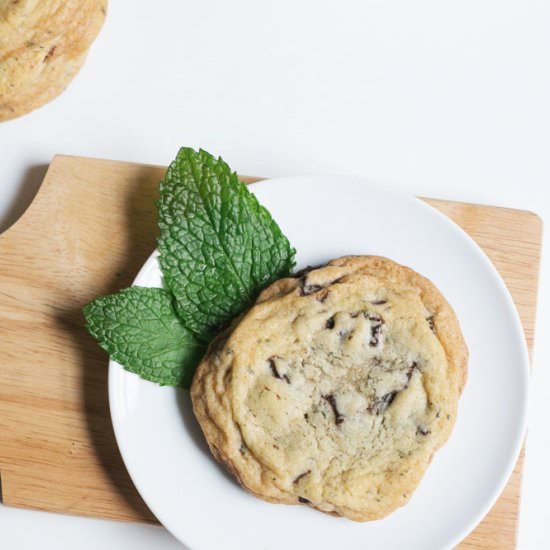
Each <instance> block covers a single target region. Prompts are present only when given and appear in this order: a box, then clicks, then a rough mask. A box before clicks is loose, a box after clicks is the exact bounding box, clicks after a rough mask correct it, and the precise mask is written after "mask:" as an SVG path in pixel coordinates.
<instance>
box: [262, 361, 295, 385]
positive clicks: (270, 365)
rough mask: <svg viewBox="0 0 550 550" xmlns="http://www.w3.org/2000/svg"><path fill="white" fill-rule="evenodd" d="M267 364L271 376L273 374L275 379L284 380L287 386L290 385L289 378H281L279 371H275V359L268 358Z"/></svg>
mask: <svg viewBox="0 0 550 550" xmlns="http://www.w3.org/2000/svg"><path fill="white" fill-rule="evenodd" d="M267 362H268V363H269V368H270V369H271V374H273V376H274V377H275V378H278V379H279V380H284V381H285V382H286V383H287V384H290V378H289V377H288V376H287V375H286V374H283V375H282V376H281V375H280V374H279V371H278V370H277V365H276V364H275V359H274V358H273V357H270V358H269V359H268V360H267Z"/></svg>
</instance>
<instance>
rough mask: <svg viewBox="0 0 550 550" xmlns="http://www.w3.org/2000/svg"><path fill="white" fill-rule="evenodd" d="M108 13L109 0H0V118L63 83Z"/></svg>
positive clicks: (36, 102) (44, 98)
mask: <svg viewBox="0 0 550 550" xmlns="http://www.w3.org/2000/svg"><path fill="white" fill-rule="evenodd" d="M106 13H107V0H80V1H76V0H48V1H47V2H45V1H44V2H37V1H36V0H0V121H3V120H9V119H11V118H15V117H18V116H21V115H23V114H25V113H28V112H29V111H32V110H33V109H36V108H37V107H40V106H41V105H43V104H44V103H46V102H48V101H50V100H52V99H53V98H54V97H56V96H57V95H59V94H60V93H61V92H62V91H63V90H64V89H65V87H66V86H67V85H68V83H69V82H70V81H71V80H72V79H73V77H74V76H75V75H76V73H77V72H78V71H79V69H80V66H81V65H82V63H83V62H84V59H85V57H86V53H87V51H88V48H89V47H90V44H91V43H92V42H93V40H94V38H95V37H96V35H97V33H98V32H99V29H100V28H101V25H102V24H103V20H104V19H105V14H106Z"/></svg>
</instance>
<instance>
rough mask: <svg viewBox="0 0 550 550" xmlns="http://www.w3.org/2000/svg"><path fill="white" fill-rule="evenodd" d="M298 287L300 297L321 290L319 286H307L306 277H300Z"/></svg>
mask: <svg viewBox="0 0 550 550" xmlns="http://www.w3.org/2000/svg"><path fill="white" fill-rule="evenodd" d="M299 285H300V296H308V295H309V294H313V293H314V292H317V291H319V290H321V289H322V288H323V287H322V286H321V285H312V284H309V283H308V281H307V276H305V277H302V278H301V279H300V281H299Z"/></svg>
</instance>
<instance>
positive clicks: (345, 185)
mask: <svg viewBox="0 0 550 550" xmlns="http://www.w3.org/2000/svg"><path fill="white" fill-rule="evenodd" d="M251 189H252V190H253V192H254V193H255V194H256V195H257V196H258V198H259V200H260V202H261V203H262V204H264V205H265V206H266V207H267V208H268V209H269V210H270V212H271V213H272V215H273V216H274V218H275V219H276V220H277V222H278V223H279V224H280V226H281V228H282V230H283V231H284V233H285V234H286V235H287V236H288V238H289V239H290V242H291V243H292V244H293V245H294V246H295V247H296V249H297V251H298V256H297V261H298V268H300V267H304V266H306V265H317V264H320V263H323V262H324V261H326V260H329V259H331V258H335V257H338V256H342V255H345V254H377V255H382V256H387V257H389V258H391V259H393V260H396V261H397V262H399V263H402V264H404V265H407V266H410V267H412V268H413V269H415V270H416V271H418V272H419V273H421V274H422V275H425V276H427V277H428V278H429V279H431V280H432V281H433V282H434V283H435V284H436V285H437V287H438V288H439V289H440V290H441V291H442V292H443V294H444V295H445V296H446V298H447V299H448V300H449V302H450V303H451V305H452V306H453V308H454V309H455V311H456V313H457V315H458V318H459V320H460V323H461V326H462V329H463V332H464V336H465V338H466V341H467V344H468V347H469V350H470V365H469V378H468V383H467V384H466V388H465V391H464V394H463V396H462V399H461V401H460V407H459V414H458V420H457V423H456V427H455V430H454V432H453V434H452V437H451V439H450V440H449V442H448V443H447V444H446V445H445V446H444V447H443V448H442V449H441V450H440V451H439V452H438V453H436V455H435V457H434V460H433V462H432V464H431V465H430V467H429V468H428V471H427V473H426V475H425V477H424V479H423V481H422V483H421V485H420V487H419V488H418V490H417V491H416V492H415V493H414V495H413V497H412V499H411V500H410V502H409V503H408V504H407V505H406V506H405V507H403V508H401V509H399V510H397V511H396V512H394V513H393V514H391V515H390V516H389V517H387V518H385V519H383V520H381V521H376V522H371V523H354V522H351V521H348V520H346V519H341V518H334V517H331V516H328V515H324V514H322V513H320V512H317V511H314V510H312V509H309V508H307V507H305V506H286V505H278V504H268V503H266V502H263V501H261V500H259V499H257V498H255V497H253V496H251V495H249V494H247V493H246V492H245V491H244V490H243V489H241V488H240V487H239V486H238V485H237V484H236V483H235V482H234V481H233V480H232V479H231V478H230V477H229V476H228V475H227V474H226V473H225V472H224V471H223V469H222V468H221V467H220V466H218V464H216V462H215V461H214V460H213V459H212V457H211V456H210V454H209V452H208V449H207V446H206V443H205V441H204V439H203V437H202V433H201V431H200V428H199V426H198V424H197V422H196V420H195V418H194V416H193V413H192V409H191V404H190V398H189V394H188V393H187V392H185V391H180V390H176V389H174V388H162V387H159V386H157V385H155V384H152V383H149V382H146V381H143V380H141V379H140V378H139V377H138V376H136V375H134V374H131V373H129V372H127V371H125V370H124V369H123V368H122V367H121V366H120V365H118V364H117V363H114V362H111V364H110V372H109V400H110V405H111V415H112V419H113V424H114V429H115V434H116V438H117V441H118V445H119V448H120V451H121V453H122V456H123V458H124V462H125V464H126V466H127V468H128V471H129V473H130V476H131V477H132V480H133V481H134V483H135V485H136V487H137V488H138V490H139V492H140V493H141V495H142V496H143V498H144V499H145V502H147V504H148V505H149V506H150V508H151V510H152V511H153V513H154V514H155V515H156V516H157V517H158V519H159V520H160V521H161V522H162V523H163V524H164V525H165V526H166V528H167V529H169V530H170V531H171V532H172V533H173V534H174V535H175V536H176V537H177V538H178V539H180V540H181V541H182V542H184V543H185V544H187V545H188V546H189V548H191V549H192V550H217V549H220V550H281V549H284V550H298V549H299V550H304V549H307V548H315V549H316V550H335V549H337V550H366V549H373V548H383V549H384V550H402V549H403V548H407V549H408V550H415V549H418V550H431V549H434V550H435V549H437V550H441V549H443V548H447V547H451V546H454V545H455V544H457V543H458V542H459V541H460V540H461V539H462V538H464V537H465V536H466V535H467V534H468V533H469V532H470V531H471V530H472V529H473V528H474V527H475V525H476V524H477V523H478V522H479V521H480V520H481V519H482V517H483V516H484V515H485V513H486V512H487V511H488V510H489V508H490V507H491V505H492V504H493V503H494V501H495V500H496V498H497V497H498V495H499V493H500V492H501V490H502V489H503V487H504V485H505V483H506V481H507V479H508V477H509V475H510V473H511V472H512V468H513V465H514V463H515V461H516V458H517V456H518V453H519V449H520V447H521V442H522V439H523V435H524V430H525V416H526V415H525V413H526V403H527V382H528V357H527V350H526V346H525V342H524V338H523V331H522V328H521V325H520V322H519V319H518V315H517V312H516V310H515V307H514V305H513V302H512V300H511V298H510V295H509V294H508V291H507V289H506V288H505V286H504V283H503V282H502V280H501V278H500V277H499V275H498V273H497V272H496V270H495V269H494V267H493V266H492V264H491V263H490V262H489V260H488V259H487V258H486V256H485V255H484V254H483V252H482V251H481V250H480V249H479V247H478V246H477V245H476V244H475V243H474V242H473V241H472V240H471V239H470V238H469V237H468V236H467V235H466V234H465V233H464V232H463V231H462V230H461V229H460V228H459V227H458V226H456V225H455V224H454V223H452V222H451V221H450V220H449V219H448V218H446V217H445V216H443V215H442V214H440V213H439V212H438V211H436V210H435V209H433V208H431V207H430V206H427V205H426V204H425V203H423V202H422V201H420V200H417V199H416V198H414V197H412V196H408V195H401V194H398V193H394V192H390V191H388V190H387V189H385V188H382V187H379V186H376V185H373V184H372V183H369V182H367V181H364V180H361V179H359V178H351V177H336V176H327V177H313V176H312V177H296V178H284V179H277V180H269V181H264V182H261V183H259V184H255V185H253V186H252V187H251ZM135 284H137V285H141V286H160V285H161V274H160V271H159V267H158V262H157V259H156V254H153V255H152V256H151V257H150V258H149V259H148V261H147V262H146V263H145V265H144V266H143V268H142V269H141V271H140V272H139V274H138V276H137V278H136V280H135Z"/></svg>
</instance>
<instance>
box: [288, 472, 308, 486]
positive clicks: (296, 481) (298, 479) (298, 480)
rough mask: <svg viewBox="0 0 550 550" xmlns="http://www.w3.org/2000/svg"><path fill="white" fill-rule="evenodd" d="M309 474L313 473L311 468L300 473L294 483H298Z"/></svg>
mask: <svg viewBox="0 0 550 550" xmlns="http://www.w3.org/2000/svg"><path fill="white" fill-rule="evenodd" d="M308 474H311V470H307V471H306V472H304V473H303V474H300V475H299V476H297V477H296V479H295V480H294V481H293V482H292V483H294V485H296V484H297V483H299V482H300V480H301V479H302V478H304V477H306V476H307V475H308Z"/></svg>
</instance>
